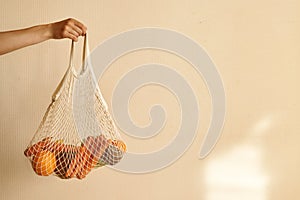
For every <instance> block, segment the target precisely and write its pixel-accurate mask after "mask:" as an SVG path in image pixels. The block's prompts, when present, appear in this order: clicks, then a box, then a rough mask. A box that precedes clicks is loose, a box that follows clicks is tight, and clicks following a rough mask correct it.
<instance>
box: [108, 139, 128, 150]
mask: <svg viewBox="0 0 300 200" xmlns="http://www.w3.org/2000/svg"><path fill="white" fill-rule="evenodd" d="M111 143H112V144H113V145H114V146H116V147H118V148H119V149H120V150H121V151H123V152H126V144H125V143H124V142H123V141H121V140H112V141H111Z"/></svg>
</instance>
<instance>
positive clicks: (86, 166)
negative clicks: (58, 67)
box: [24, 37, 126, 179]
mask: <svg viewBox="0 0 300 200" xmlns="http://www.w3.org/2000/svg"><path fill="white" fill-rule="evenodd" d="M73 49H74V43H73V42H72V46H71V56H70V64H69V68H68V70H67V72H66V73H65V75H64V77H63V79H62V81H61V83H60V84H59V86H58V88H57V89H56V91H55V92H54V94H53V98H52V102H51V104H50V105H49V107H48V109H47V111H46V113H45V115H44V117H43V120H42V122H41V124H40V126H39V128H38V130H37V131H36V133H35V135H34V137H33V138H32V140H31V142H30V144H29V145H28V147H27V149H26V150H25V152H24V154H25V155H26V156H27V157H28V158H29V160H30V162H31V163H32V167H33V170H34V171H35V172H36V173H37V174H38V175H42V176H48V175H51V174H54V175H56V176H58V177H60V178H64V179H66V178H73V177H77V178H79V179H82V178H84V177H85V176H86V175H87V174H88V173H89V172H90V171H91V170H92V169H93V168H97V167H100V166H103V165H114V164H116V163H118V162H119V161H120V160H121V159H122V157H123V155H124V153H125V152H126V145H125V143H124V142H123V141H122V140H121V138H120V135H119V133H118V130H117V128H116V126H115V124H114V121H113V119H112V117H111V115H110V113H109V111H108V107H107V104H106V102H105V100H104V98H103V96H102V94H101V92H100V89H99V86H98V83H97V81H96V79H95V77H94V73H93V70H92V67H91V63H90V61H89V58H87V59H85V57H86V54H87V53H88V47H87V39H86V37H85V38H84V48H83V49H84V51H83V67H82V70H81V72H80V73H79V74H77V73H76V72H75V70H74V68H73V66H72V60H73ZM85 60H87V61H85Z"/></svg>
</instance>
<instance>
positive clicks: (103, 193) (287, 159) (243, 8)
mask: <svg viewBox="0 0 300 200" xmlns="http://www.w3.org/2000/svg"><path fill="white" fill-rule="evenodd" d="M0 7H1V8H0V19H1V23H0V30H1V31H4V30H12V29H18V28H24V27H28V26H32V25H36V24H40V23H48V22H53V21H57V20H62V19H65V18H68V17H74V18H76V19H79V20H80V21H82V22H83V23H85V24H86V25H87V27H88V31H89V40H90V47H91V49H93V48H95V47H96V46H97V45H98V44H100V43H101V42H102V41H104V40H105V39H107V38H109V37H111V36H112V35H114V34H118V33H120V32H123V31H126V30H129V29H133V28H138V27H149V26H154V27H161V28H167V29H172V30H175V31H178V32H181V33H183V34H185V35H187V36H189V37H191V38H193V39H194V40H195V41H196V42H198V43H199V44H200V45H201V46H203V47H204V48H205V49H206V50H207V52H208V54H209V55H210V57H211V58H212V59H213V61H214V62H215V64H216V65H217V67H218V70H219V72H220V74H221V76H222V79H223V81H224V85H225V92H226V97H227V115H226V122H225V126H224V130H223V134H222V137H221V139H220V141H219V142H218V144H217V146H216V147H215V149H214V151H213V152H212V153H211V154H210V155H209V156H208V157H207V158H205V159H204V160H198V153H199V148H200V145H201V143H202V141H203V137H204V134H205V133H206V131H207V129H208V126H209V120H210V115H211V103H210V96H209V94H208V91H207V88H206V87H205V84H204V82H203V80H202V78H201V76H199V75H198V74H197V73H196V72H195V71H194V69H193V68H192V67H191V66H190V65H189V64H188V63H186V62H184V61H183V60H181V59H180V58H179V57H177V56H174V55H172V54H169V53H165V52H159V51H154V50H153V51H150V50H148V51H146V50H144V51H138V52H134V53H131V54H128V55H126V56H123V57H121V58H120V59H119V60H117V61H116V62H115V63H113V64H112V65H111V66H110V67H109V69H108V70H107V71H106V72H105V74H104V76H103V77H102V78H101V79H100V80H99V84H100V88H101V89H102V92H103V95H104V97H105V99H106V100H107V102H108V105H109V106H111V98H112V89H113V88H114V87H115V85H116V84H117V82H118V80H119V79H120V77H121V76H122V75H123V74H125V73H126V72H128V71H129V70H130V69H132V68H133V67H134V66H137V65H140V64H143V63H148V62H156V63H161V64H166V65H168V66H170V67H172V68H174V69H176V70H177V72H179V73H180V74H181V75H182V76H184V77H185V79H186V80H187V81H188V83H189V84H190V85H191V87H192V88H193V90H194V92H195V94H196V96H197V98H198V102H199V106H200V107H201V113H200V114H199V115H201V122H199V129H198V134H197V137H196V139H195V141H194V143H193V144H192V146H191V147H190V148H189V150H188V151H187V152H186V153H185V154H184V156H183V157H181V158H180V159H179V160H178V161H177V162H175V163H174V164H173V165H171V166H169V167H167V168H165V169H163V170H160V171H158V172H153V173H149V174H142V175H134V174H127V173H121V172H117V171H114V170H112V169H109V168H106V167H104V168H101V169H98V170H94V171H93V172H91V174H90V175H88V176H87V178H86V179H85V180H82V181H79V180H60V179H58V178H56V177H54V176H51V177H39V176H37V175H35V173H34V172H33V170H32V168H31V166H30V163H29V162H28V160H27V159H26V158H25V156H24V155H23V151H24V149H25V148H26V146H27V145H28V143H29V141H30V139H31V138H32V137H33V134H34V133H35V131H36V129H37V127H38V125H39V123H40V120H41V119H42V117H43V114H44V112H45V111H46V108H47V106H48V105H49V103H50V100H51V95H52V92H53V91H54V89H55V88H56V86H57V84H58V83H59V81H60V79H61V78H62V76H63V74H64V72H65V70H66V67H67V64H68V53H69V45H70V41H69V40H61V41H54V40H51V41H47V42H44V43H42V44H39V45H36V46H32V47H27V48H24V49H22V50H18V51H15V52H13V53H10V54H7V55H4V56H1V57H0V81H1V84H0V102H1V103H0V113H1V116H0V127H1V129H0V138H1V140H0V159H1V160H0V178H1V182H0V199H3V200H4V199H5V200H15V199H26V200H27V199H30V200H33V199H44V200H53V199H112V200H113V199H126V200H127V199H128V200H132V199H143V200H148V199H149V200H150V199H151V200H152V199H157V200H163V199H174V200H177V199H190V200H240V199H243V200H245V199H251V200H254V199H255V200H282V199H299V197H300V194H299V189H300V172H299V168H300V157H299V152H300V145H299V139H300V135H299V130H300V123H299V116H298V114H299V111H300V106H299V101H300V95H299V84H300V79H299V73H300V68H299V65H300V58H299V53H300V37H299V35H300V28H299V27H300V12H299V9H300V2H299V1H295V0H285V1H283V0H272V1H271V0H263V1H258V0H253V1H237V0H228V1H221V0H210V1H208V0H200V1H198V0H192V1H189V0H185V1H173V0H163V1H161V0H151V1H146V0H129V1H121V0H113V1H108V0H107V1H100V0H91V1H87V3H83V1H70V0H67V1H58V0H52V1H38V0H28V1H21V0H10V1H3V0H1V6H0ZM0 45H1V44H0ZM79 60H80V59H78V62H79ZM145 95H146V96H147V98H145ZM154 103H160V104H162V105H163V106H164V108H165V109H166V113H167V123H166V126H165V127H164V129H163V130H162V131H161V133H160V134H159V135H158V136H156V137H154V138H151V139H149V140H137V139H134V138H130V137H128V136H126V135H125V134H122V137H123V138H124V139H125V141H126V142H127V144H128V148H129V151H133V152H149V151H153V150H155V149H158V148H160V147H162V146H163V145H164V144H166V143H167V142H168V141H169V140H170V139H171V138H172V136H174V135H175V134H176V130H178V128H179V124H180V107H179V106H178V103H177V102H176V98H175V97H174V96H173V95H172V94H171V93H170V92H169V91H167V90H165V89H163V88H161V87H157V86H151V85H149V86H146V87H144V88H142V89H141V90H139V91H138V92H137V93H136V94H135V95H134V96H133V97H132V99H131V100H130V107H129V110H130V113H131V116H132V120H133V121H134V122H135V123H136V124H137V125H140V126H143V125H147V124H148V123H150V121H149V113H148V109H149V108H150V107H151V105H153V104H154ZM110 109H111V107H110ZM121 132H122V131H121Z"/></svg>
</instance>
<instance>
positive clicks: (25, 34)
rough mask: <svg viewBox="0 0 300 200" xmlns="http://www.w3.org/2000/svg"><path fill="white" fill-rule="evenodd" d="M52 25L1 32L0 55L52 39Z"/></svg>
mask: <svg viewBox="0 0 300 200" xmlns="http://www.w3.org/2000/svg"><path fill="white" fill-rule="evenodd" d="M50 26H51V24H46V25H38V26H34V27H30V28H26V29H22V30H15V31H7V32H0V55H3V54H5V53H8V52H11V51H14V50H17V49H20V48H22V47H26V46H30V45H33V44H37V43H40V42H43V41H45V40H48V39H50V38H51V37H52V36H51V27H50Z"/></svg>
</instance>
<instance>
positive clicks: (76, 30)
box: [49, 18, 87, 42]
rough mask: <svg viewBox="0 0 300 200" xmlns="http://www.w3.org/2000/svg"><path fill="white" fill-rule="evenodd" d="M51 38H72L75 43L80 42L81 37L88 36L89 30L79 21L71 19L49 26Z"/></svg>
mask: <svg viewBox="0 0 300 200" xmlns="http://www.w3.org/2000/svg"><path fill="white" fill-rule="evenodd" d="M49 28H50V38H52V39H63V38H70V39H72V40H74V41H76V42H77V41H78V37H79V36H84V35H85V34H86V30H87V28H86V27H85V26H84V25H83V24H82V23H80V22H79V21H77V20H75V19H72V18H69V19H65V20H63V21H60V22H55V23H51V24H49Z"/></svg>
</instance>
